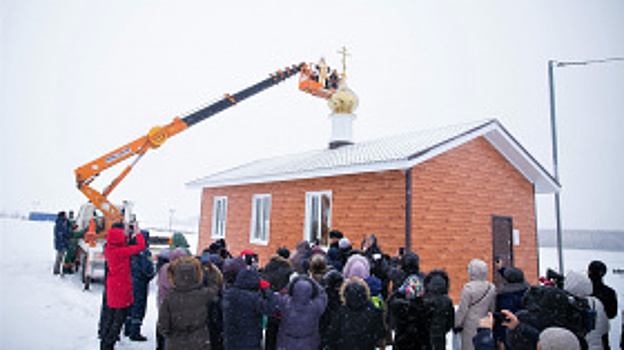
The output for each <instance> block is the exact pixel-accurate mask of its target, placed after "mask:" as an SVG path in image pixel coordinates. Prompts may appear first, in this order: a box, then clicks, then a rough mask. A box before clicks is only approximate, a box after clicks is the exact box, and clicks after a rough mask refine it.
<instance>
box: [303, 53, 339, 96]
mask: <svg viewBox="0 0 624 350" xmlns="http://www.w3.org/2000/svg"><path fill="white" fill-rule="evenodd" d="M340 79H341V78H340V75H339V74H338V73H337V72H336V70H331V69H330V68H329V66H327V64H325V60H324V59H321V61H320V62H319V63H317V64H314V63H310V64H306V65H304V66H303V68H302V69H301V74H300V75H299V90H301V91H303V92H306V93H308V94H311V95H314V96H317V97H320V98H324V99H329V98H330V97H331V96H332V95H333V94H334V92H335V91H336V89H338V85H339V84H340Z"/></svg>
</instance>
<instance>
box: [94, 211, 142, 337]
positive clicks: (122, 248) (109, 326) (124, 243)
mask: <svg viewBox="0 0 624 350" xmlns="http://www.w3.org/2000/svg"><path fill="white" fill-rule="evenodd" d="M131 227H132V229H133V230H128V231H127V232H128V236H129V237H127V236H126V233H125V232H124V225H123V224H122V223H117V224H113V227H112V228H111V229H110V230H108V232H107V234H106V248H105V250H104V255H105V256H106V261H107V263H108V274H107V276H106V303H107V305H108V307H109V308H110V311H109V313H110V315H109V317H107V318H106V322H105V324H104V325H102V329H101V330H102V334H101V336H102V337H101V342H100V348H101V349H113V348H114V346H115V343H116V342H117V340H118V339H119V333H120V331H121V327H122V326H123V324H124V322H125V320H126V315H127V312H128V307H129V306H130V305H132V303H133V301H134V297H133V293H132V274H131V267H130V257H131V256H133V255H136V254H139V253H140V252H141V251H143V249H145V238H144V237H143V234H141V233H139V234H137V235H136V241H137V244H136V245H128V241H129V240H131V239H132V238H133V234H134V232H138V226H137V224H136V222H135V223H134V224H133V225H132V226H131ZM131 231H133V232H131Z"/></svg>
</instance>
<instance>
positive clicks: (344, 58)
mask: <svg viewBox="0 0 624 350" xmlns="http://www.w3.org/2000/svg"><path fill="white" fill-rule="evenodd" d="M338 53H339V54H341V55H342V76H343V77H344V76H346V75H347V56H351V55H350V54H348V53H347V48H346V47H344V46H343V47H342V49H340V50H338Z"/></svg>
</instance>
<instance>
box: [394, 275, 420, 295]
mask: <svg viewBox="0 0 624 350" xmlns="http://www.w3.org/2000/svg"><path fill="white" fill-rule="evenodd" d="M399 292H401V293H402V294H404V295H405V298H406V299H408V300H413V299H416V298H420V297H422V296H423V295H425V283H424V282H423V279H422V277H421V276H419V275H409V276H408V277H407V278H406V279H405V281H404V282H403V285H402V286H401V288H399Z"/></svg>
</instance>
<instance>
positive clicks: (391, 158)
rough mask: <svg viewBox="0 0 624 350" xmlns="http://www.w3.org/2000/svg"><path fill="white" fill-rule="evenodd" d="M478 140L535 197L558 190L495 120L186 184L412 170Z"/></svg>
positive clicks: (260, 163) (267, 162)
mask: <svg viewBox="0 0 624 350" xmlns="http://www.w3.org/2000/svg"><path fill="white" fill-rule="evenodd" d="M480 136H483V137H485V139H487V140H488V141H489V142H490V143H491V144H492V145H493V146H494V147H495V148H496V149H497V150H498V151H499V152H500V153H501V154H502V155H503V156H504V157H505V158H506V159H507V160H508V161H509V162H510V163H511V164H513V165H514V166H515V167H516V169H518V171H519V172H520V173H522V174H523V175H524V176H525V178H526V179H527V180H528V181H530V182H531V183H533V184H534V185H535V191H536V192H537V193H554V192H558V191H559V190H560V186H559V184H558V183H557V182H556V181H555V179H554V178H553V177H552V176H551V175H550V174H549V173H548V172H547V171H546V170H545V169H544V168H543V167H542V166H541V165H540V164H539V163H538V162H537V161H536V160H535V159H534V158H533V157H532V156H531V155H530V154H529V153H528V152H527V151H526V150H525V149H524V148H523V147H522V146H521V145H520V144H519V143H518V142H517V141H516V140H515V139H514V138H513V137H512V136H511V135H510V134H509V132H507V130H505V128H504V127H503V126H502V125H501V124H500V122H499V121H498V120H496V119H489V120H485V121H483V120H482V121H477V122H470V123H465V124H460V125H453V126H447V127H442V128H437V129H431V130H422V131H416V132H410V133H405V134H400V135H396V136H390V137H384V138H380V139H376V140H371V141H365V142H359V143H356V144H353V145H347V146H342V147H339V148H336V149H322V150H316V151H310V152H305V153H299V154H293V155H287V156H282V157H275V158H269V159H262V160H257V161H254V162H251V163H248V164H245V165H241V166H238V167H235V168H232V169H229V170H226V171H223V172H219V173H216V174H212V175H208V176H206V177H203V178H199V179H197V180H194V181H191V182H189V183H187V186H189V187H192V188H213V187H223V186H233V185H243V184H254V183H267V182H275V181H289V180H300V179H310V178H317V177H326V176H337V175H347V174H359V173H366V172H378V171H385V170H398V169H408V168H411V167H413V166H415V165H416V164H419V163H421V162H424V161H425V160H427V159H430V158H433V157H435V156H436V155H439V154H441V153H444V152H446V151H448V150H450V149H452V148H454V147H457V146H459V145H461V144H463V143H466V142H468V141H470V140H473V139H475V138H477V137H480Z"/></svg>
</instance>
